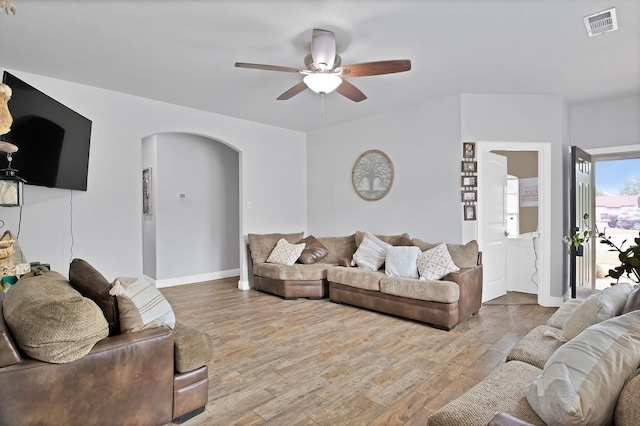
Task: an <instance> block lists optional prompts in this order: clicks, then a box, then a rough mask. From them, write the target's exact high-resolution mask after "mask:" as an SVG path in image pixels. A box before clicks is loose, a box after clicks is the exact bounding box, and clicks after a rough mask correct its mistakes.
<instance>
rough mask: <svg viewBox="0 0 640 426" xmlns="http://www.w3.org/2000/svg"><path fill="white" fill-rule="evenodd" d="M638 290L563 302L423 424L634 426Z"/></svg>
mask: <svg viewBox="0 0 640 426" xmlns="http://www.w3.org/2000/svg"><path fill="white" fill-rule="evenodd" d="M638 308H640V287H636V288H635V289H633V290H632V288H631V286H630V285H628V284H618V285H617V286H614V287H610V288H607V289H605V290H603V291H602V292H600V293H597V294H594V295H591V296H590V297H589V298H587V299H586V300H584V301H578V300H575V299H570V300H568V301H566V302H565V303H564V304H563V305H562V306H561V307H560V308H559V309H558V310H557V311H556V312H555V313H554V314H553V315H552V316H551V318H550V319H549V320H548V321H547V322H546V324H543V325H540V326H538V327H536V328H534V329H533V330H531V331H530V332H529V333H528V334H527V335H526V336H525V337H523V338H522V339H521V340H520V342H518V343H517V344H516V345H515V346H514V348H513V349H512V350H511V351H510V353H509V354H508V355H507V358H506V361H507V362H506V363H505V364H503V365H501V366H500V367H498V368H497V369H495V370H493V371H492V372H491V373H490V374H489V375H488V376H487V377H486V378H485V379H483V380H482V381H481V382H480V383H478V384H477V385H476V386H474V387H473V388H471V389H470V390H469V391H467V392H466V393H465V394H463V395H462V396H460V397H458V398H457V399H455V400H454V401H452V402H450V403H449V404H447V405H445V406H444V407H442V408H441V409H440V410H438V411H436V412H435V413H433V414H432V415H431V416H430V417H429V419H428V425H429V426H445V425H446V426H450V425H451V426H453V425H461V424H464V425H469V426H474V425H475V426H480V425H487V424H490V425H531V424H533V425H545V424H548V425H559V424H576V425H577V424H582V425H605V424H615V425H638V424H640V400H639V399H638V394H639V393H640V369H639V366H640V310H638Z"/></svg>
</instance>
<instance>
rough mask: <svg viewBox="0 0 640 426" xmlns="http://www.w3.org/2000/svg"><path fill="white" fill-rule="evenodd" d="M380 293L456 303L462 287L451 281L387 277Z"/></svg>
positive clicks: (382, 283)
mask: <svg viewBox="0 0 640 426" xmlns="http://www.w3.org/2000/svg"><path fill="white" fill-rule="evenodd" d="M380 291H381V292H382V293H386V294H393V295H394V296H400V297H408V298H409V299H417V300H426V301H430V302H440V303H455V302H457V301H458V299H460V287H459V286H458V284H456V283H454V282H451V281H432V280H418V279H415V278H402V277H387V276H385V277H384V278H383V279H382V280H381V281H380Z"/></svg>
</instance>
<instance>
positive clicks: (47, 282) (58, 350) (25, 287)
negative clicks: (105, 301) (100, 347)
mask: <svg viewBox="0 0 640 426" xmlns="http://www.w3.org/2000/svg"><path fill="white" fill-rule="evenodd" d="M3 311H4V317H5V321H6V322H7V325H8V326H9V329H10V330H11V333H12V335H13V337H14V338H15V340H16V342H17V344H18V346H19V347H20V348H21V349H22V350H23V351H24V352H25V353H26V354H27V355H29V356H30V357H31V358H35V359H38V360H40V361H45V362H51V363H56V364H60V363H66V362H71V361H75V360H77V359H79V358H82V357H83V356H85V355H86V354H88V353H89V351H90V350H91V349H92V348H93V346H94V345H95V344H96V343H97V342H98V341H99V340H102V339H104V338H105V337H107V336H108V334H109V325H108V323H107V320H106V319H105V317H104V315H103V314H102V311H101V310H100V308H99V307H98V305H96V304H95V302H93V301H92V300H91V299H88V298H86V297H82V295H81V294H80V293H79V292H78V291H76V290H74V289H73V287H71V285H70V284H69V282H68V281H67V280H66V279H65V278H64V277H63V276H62V275H60V274H58V273H57V272H47V273H45V274H42V275H38V276H33V277H29V278H24V279H21V280H20V281H18V283H17V284H16V285H14V286H13V287H12V288H11V290H10V291H9V292H8V293H7V294H6V296H5V297H4V300H3Z"/></svg>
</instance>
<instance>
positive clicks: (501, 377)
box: [428, 361, 544, 426]
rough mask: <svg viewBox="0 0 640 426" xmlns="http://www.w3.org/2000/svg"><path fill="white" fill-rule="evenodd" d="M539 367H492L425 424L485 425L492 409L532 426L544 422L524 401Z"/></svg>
mask: <svg viewBox="0 0 640 426" xmlns="http://www.w3.org/2000/svg"><path fill="white" fill-rule="evenodd" d="M540 371H542V370H540V369H539V368H537V367H534V366H532V365H529V364H525V363H524V362H520V361H511V362H507V363H506V364H503V365H501V366H500V367H498V368H497V369H495V370H493V371H492V372H491V373H489V375H488V376H487V377H485V378H484V379H483V380H482V381H481V382H480V383H478V384H477V385H475V386H474V387H473V388H471V389H469V390H468V391H467V392H466V393H465V394H463V395H462V396H460V397H459V398H457V399H455V400H453V401H452V402H450V403H448V404H447V405H445V406H444V407H442V408H441V409H440V410H438V411H436V412H435V413H433V414H432V415H431V417H429V420H428V424H429V426H459V425H465V426H485V425H486V424H488V423H489V420H490V419H491V417H493V415H494V414H495V413H496V412H504V413H509V414H511V415H512V416H514V417H517V418H519V419H522V420H525V421H527V422H529V423H531V424H534V425H544V422H543V421H542V419H540V417H538V415H537V414H536V413H535V412H534V411H533V409H532V408H531V407H530V406H529V404H528V403H527V399H526V397H525V387H526V385H527V384H529V383H531V382H532V381H533V380H534V379H535V378H536V377H537V376H538V374H540Z"/></svg>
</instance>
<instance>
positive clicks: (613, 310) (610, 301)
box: [552, 283, 633, 342]
mask: <svg viewBox="0 0 640 426" xmlns="http://www.w3.org/2000/svg"><path fill="white" fill-rule="evenodd" d="M631 290H633V288H632V287H631V285H630V284H627V283H621V284H616V285H614V286H611V287H607V288H605V289H604V290H602V291H601V292H599V293H595V294H592V295H591V296H589V297H588V298H587V299H586V300H585V301H584V302H582V303H581V304H580V305H578V306H577V307H576V308H575V309H574V310H573V311H572V312H571V314H569V316H568V317H567V319H566V320H565V321H564V323H563V324H562V332H561V333H560V336H558V337H557V338H558V340H559V341H561V342H568V341H569V340H571V339H573V338H574V337H576V336H577V335H578V334H580V332H581V331H582V330H585V329H586V328H587V327H590V326H592V325H593V324H597V323H599V322H602V321H604V320H607V319H609V318H613V317H615V316H617V315H620V313H622V310H623V309H624V305H625V303H627V298H628V297H629V293H631ZM552 337H555V336H552Z"/></svg>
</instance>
